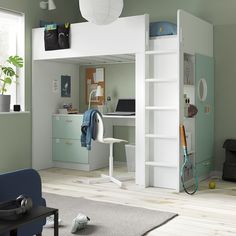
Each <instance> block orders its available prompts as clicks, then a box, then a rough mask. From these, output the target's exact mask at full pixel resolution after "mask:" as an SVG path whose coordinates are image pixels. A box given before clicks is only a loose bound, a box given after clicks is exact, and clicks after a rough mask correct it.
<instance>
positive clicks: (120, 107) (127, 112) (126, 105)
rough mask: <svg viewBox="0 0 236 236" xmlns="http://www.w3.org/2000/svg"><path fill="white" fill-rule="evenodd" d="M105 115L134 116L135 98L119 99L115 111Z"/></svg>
mask: <svg viewBox="0 0 236 236" xmlns="http://www.w3.org/2000/svg"><path fill="white" fill-rule="evenodd" d="M105 115H111V116H134V115H135V99H119V100H118V103H117V106H116V110H115V112H109V113H106V114H105Z"/></svg>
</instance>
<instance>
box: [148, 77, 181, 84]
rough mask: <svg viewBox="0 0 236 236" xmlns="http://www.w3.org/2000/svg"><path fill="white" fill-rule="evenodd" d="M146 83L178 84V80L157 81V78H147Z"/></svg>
mask: <svg viewBox="0 0 236 236" xmlns="http://www.w3.org/2000/svg"><path fill="white" fill-rule="evenodd" d="M145 82H146V83H176V82H178V80H177V79H176V78H174V79H156V78H147V79H146V80H145Z"/></svg>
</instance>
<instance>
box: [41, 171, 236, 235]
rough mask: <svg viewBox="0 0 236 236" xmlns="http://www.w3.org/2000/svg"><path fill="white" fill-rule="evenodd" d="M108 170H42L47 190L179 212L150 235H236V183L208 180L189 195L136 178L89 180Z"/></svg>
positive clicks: (118, 172)
mask: <svg viewBox="0 0 236 236" xmlns="http://www.w3.org/2000/svg"><path fill="white" fill-rule="evenodd" d="M104 172H107V170H99V171H93V172H83V171H74V170H65V169H58V168H53V169H48V170H43V171H40V174H41V177H42V180H43V191H44V192H49V193H55V194H61V195H66V196H74V197H85V198H88V199H92V200H96V201H106V202H114V203H121V204H127V205H131V206H138V207H145V208H149V209H156V210H163V211H170V212H175V213H178V214H179V216H178V217H176V218H175V219H173V220H172V221H170V222H169V223H167V224H165V225H164V226H161V227H160V228H158V229H155V230H153V231H152V232H150V233H149V234H148V236H157V235H158V236H185V235H186V236H187V235H188V236H189V235H190V236H195V235H196V236H205V235H209V236H210V235H212V236H213V235H214V236H236V184H233V183H229V182H223V181H219V180H218V181H217V188H216V189H215V190H209V189H208V188H207V186H208V182H207V181H205V182H202V183H201V185H200V191H199V192H198V193H197V194H196V195H194V196H188V195H186V194H184V193H180V194H177V193H173V191H170V190H164V189H157V188H146V189H143V188H139V187H137V186H135V184H134V181H129V182H127V183H126V189H120V188H118V187H117V186H115V185H114V184H112V183H103V184H94V185H89V184H87V183H86V182H87V180H88V179H89V178H92V177H93V178H94V177H97V176H99V175H100V173H104ZM116 173H117V174H118V175H121V174H122V175H123V174H124V168H117V169H116ZM127 236H128V235H127Z"/></svg>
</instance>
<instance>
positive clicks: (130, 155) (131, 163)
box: [125, 144, 135, 172]
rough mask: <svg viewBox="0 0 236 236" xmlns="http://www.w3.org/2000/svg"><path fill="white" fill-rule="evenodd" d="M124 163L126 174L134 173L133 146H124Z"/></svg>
mask: <svg viewBox="0 0 236 236" xmlns="http://www.w3.org/2000/svg"><path fill="white" fill-rule="evenodd" d="M125 153H126V161H127V167H128V172H135V145H133V144H126V145H125Z"/></svg>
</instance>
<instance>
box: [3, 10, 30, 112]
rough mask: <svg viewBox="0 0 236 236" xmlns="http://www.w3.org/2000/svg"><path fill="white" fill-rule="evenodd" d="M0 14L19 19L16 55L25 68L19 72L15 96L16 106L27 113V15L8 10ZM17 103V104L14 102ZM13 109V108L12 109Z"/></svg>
mask: <svg viewBox="0 0 236 236" xmlns="http://www.w3.org/2000/svg"><path fill="white" fill-rule="evenodd" d="M0 13H3V14H4V13H5V14H6V15H9V16H13V17H14V16H15V17H19V22H18V27H17V29H18V33H17V40H16V55H18V56H20V57H22V58H23V61H24V66H23V68H20V69H18V70H17V74H18V75H19V78H20V79H19V81H18V82H19V83H17V84H16V86H15V87H16V90H15V96H16V104H19V105H20V106H21V111H25V64H26V62H25V14H24V13H20V12H16V11H11V10H8V9H4V8H0ZM14 103H15V102H14ZM11 109H13V107H11Z"/></svg>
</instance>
